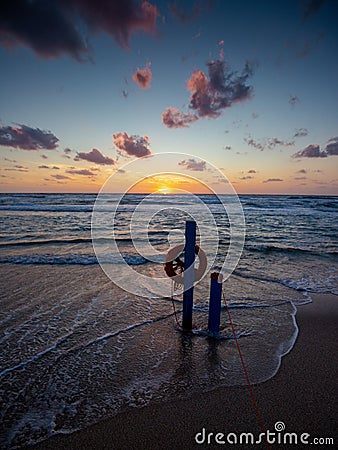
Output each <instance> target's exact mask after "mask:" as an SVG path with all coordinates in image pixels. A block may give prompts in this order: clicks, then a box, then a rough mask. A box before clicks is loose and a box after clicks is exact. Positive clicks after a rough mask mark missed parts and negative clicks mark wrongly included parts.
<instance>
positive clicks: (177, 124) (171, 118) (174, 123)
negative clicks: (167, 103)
mask: <svg viewBox="0 0 338 450" xmlns="http://www.w3.org/2000/svg"><path fill="white" fill-rule="evenodd" d="M196 120H198V117H197V116H196V115H195V114H190V113H182V112H180V111H179V110H178V109H176V108H172V107H169V108H166V110H165V111H164V113H162V122H163V124H164V125H165V126H167V127H168V128H187V127H188V126H189V125H190V124H191V123H193V122H196Z"/></svg>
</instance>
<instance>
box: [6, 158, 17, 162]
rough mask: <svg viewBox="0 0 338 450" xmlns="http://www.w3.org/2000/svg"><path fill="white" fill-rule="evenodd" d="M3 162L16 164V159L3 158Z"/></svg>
mask: <svg viewBox="0 0 338 450" xmlns="http://www.w3.org/2000/svg"><path fill="white" fill-rule="evenodd" d="M4 161H8V162H12V163H16V162H17V160H16V159H9V158H4Z"/></svg>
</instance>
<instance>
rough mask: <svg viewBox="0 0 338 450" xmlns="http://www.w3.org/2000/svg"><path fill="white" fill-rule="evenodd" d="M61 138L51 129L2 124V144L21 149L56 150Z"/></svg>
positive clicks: (0, 135) (0, 140) (0, 130)
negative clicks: (5, 125)
mask: <svg viewBox="0 0 338 450" xmlns="http://www.w3.org/2000/svg"><path fill="white" fill-rule="evenodd" d="M58 142H59V139H58V138H57V137H56V136H54V134H53V133H51V132H50V131H44V130H40V129H39V128H31V127H28V126H27V125H20V124H19V125H18V126H17V127H12V126H7V127H4V126H0V146H4V147H13V148H19V149H21V150H41V149H45V150H54V149H55V148H56V147H57V146H58V144H57V143H58Z"/></svg>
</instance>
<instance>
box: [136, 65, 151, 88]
mask: <svg viewBox="0 0 338 450" xmlns="http://www.w3.org/2000/svg"><path fill="white" fill-rule="evenodd" d="M149 66H150V64H148V65H147V66H146V67H145V68H144V69H137V70H136V72H135V73H134V74H133V80H134V81H135V83H136V84H137V85H138V86H139V87H140V88H141V89H148V88H149V87H150V83H151V80H152V77H153V74H152V72H151V70H150V68H149Z"/></svg>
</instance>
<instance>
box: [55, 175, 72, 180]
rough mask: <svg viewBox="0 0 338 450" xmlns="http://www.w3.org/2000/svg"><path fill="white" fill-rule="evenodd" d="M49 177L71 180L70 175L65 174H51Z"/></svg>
mask: <svg viewBox="0 0 338 450" xmlns="http://www.w3.org/2000/svg"><path fill="white" fill-rule="evenodd" d="M51 177H53V178H55V179H56V180H71V178H70V177H67V176H66V175H59V174H57V175H51Z"/></svg>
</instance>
